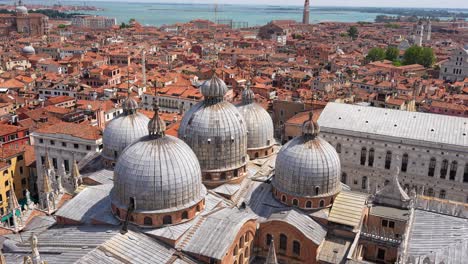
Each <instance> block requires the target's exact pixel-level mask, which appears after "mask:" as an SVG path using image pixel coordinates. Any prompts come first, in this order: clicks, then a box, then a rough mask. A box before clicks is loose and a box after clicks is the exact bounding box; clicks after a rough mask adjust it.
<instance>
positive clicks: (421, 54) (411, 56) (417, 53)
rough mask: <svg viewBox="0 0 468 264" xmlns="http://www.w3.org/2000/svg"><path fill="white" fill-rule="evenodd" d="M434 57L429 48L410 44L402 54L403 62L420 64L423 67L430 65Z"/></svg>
mask: <svg viewBox="0 0 468 264" xmlns="http://www.w3.org/2000/svg"><path fill="white" fill-rule="evenodd" d="M435 60H436V58H435V55H434V51H433V50H432V49H431V48H426V47H419V46H412V47H410V48H409V49H407V50H406V52H405V55H403V64H404V65H409V64H421V65H423V66H424V67H426V68H428V67H431V66H432V65H433V64H434V62H435Z"/></svg>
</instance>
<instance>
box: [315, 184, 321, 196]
mask: <svg viewBox="0 0 468 264" xmlns="http://www.w3.org/2000/svg"><path fill="white" fill-rule="evenodd" d="M319 193H320V187H318V186H315V195H318V194H319Z"/></svg>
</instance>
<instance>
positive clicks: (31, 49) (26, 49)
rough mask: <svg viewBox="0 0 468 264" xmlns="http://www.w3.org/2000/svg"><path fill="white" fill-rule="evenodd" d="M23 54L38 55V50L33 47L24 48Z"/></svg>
mask: <svg viewBox="0 0 468 264" xmlns="http://www.w3.org/2000/svg"><path fill="white" fill-rule="evenodd" d="M21 53H23V54H24V55H34V54H36V50H35V49H34V48H33V46H31V45H27V46H24V48H23V49H21Z"/></svg>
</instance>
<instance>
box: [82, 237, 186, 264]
mask: <svg viewBox="0 0 468 264" xmlns="http://www.w3.org/2000/svg"><path fill="white" fill-rule="evenodd" d="M175 253H176V251H175V249H173V248H170V247H168V246H166V245H164V244H162V243H161V242H158V241H157V240H154V239H152V238H149V237H147V236H145V235H144V234H141V233H138V232H133V231H129V232H128V233H127V234H125V235H122V234H120V233H117V234H115V235H114V236H113V237H112V238H110V239H108V240H107V241H105V242H104V243H103V244H102V245H100V246H99V247H97V248H95V249H94V250H93V251H91V252H89V253H88V254H86V255H85V256H83V257H82V258H81V259H80V260H78V261H77V262H76V263H77V264H78V263H83V264H84V263H86V264H92V263H96V264H107V263H109V264H113V263H135V264H138V263H141V264H146V263H170V260H171V259H173V258H174V257H175V256H174V254H175ZM177 254H178V253H177ZM176 258H177V257H176ZM184 258H185V259H186V260H187V261H185V260H183V259H179V261H180V262H179V263H194V262H193V261H191V260H189V259H187V257H184Z"/></svg>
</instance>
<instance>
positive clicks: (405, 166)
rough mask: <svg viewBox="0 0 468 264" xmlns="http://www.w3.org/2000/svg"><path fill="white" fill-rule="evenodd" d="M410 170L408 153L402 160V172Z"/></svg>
mask: <svg viewBox="0 0 468 264" xmlns="http://www.w3.org/2000/svg"><path fill="white" fill-rule="evenodd" d="M407 170H408V153H405V154H403V159H402V160H401V171H402V172H406V171H407Z"/></svg>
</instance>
